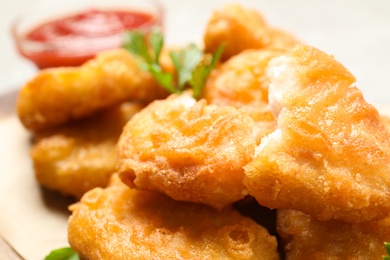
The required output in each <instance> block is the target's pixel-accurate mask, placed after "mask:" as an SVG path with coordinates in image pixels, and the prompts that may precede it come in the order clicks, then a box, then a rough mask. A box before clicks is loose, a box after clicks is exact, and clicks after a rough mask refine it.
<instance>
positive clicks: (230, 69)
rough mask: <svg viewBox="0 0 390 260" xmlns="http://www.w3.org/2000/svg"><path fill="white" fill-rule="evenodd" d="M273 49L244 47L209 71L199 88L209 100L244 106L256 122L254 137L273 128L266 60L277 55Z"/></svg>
mask: <svg viewBox="0 0 390 260" xmlns="http://www.w3.org/2000/svg"><path fill="white" fill-rule="evenodd" d="M280 54H281V52H280V51H276V50H246V51H243V52H241V53H240V54H237V55H236V56H234V57H232V58H230V59H229V60H228V61H226V62H225V63H223V64H222V65H221V66H220V67H218V68H216V69H215V70H213V71H212V73H211V74H210V76H209V78H208V79H207V81H206V84H205V87H204V89H203V91H202V97H203V98H205V99H206V100H207V102H208V103H209V104H215V105H220V106H226V105H228V106H234V107H236V108H241V109H244V110H245V111H246V112H247V113H248V114H249V115H250V116H251V117H252V118H253V120H254V121H255V122H256V123H257V124H256V125H257V133H258V134H257V140H258V143H259V142H260V140H261V138H262V137H264V136H265V135H267V134H269V133H270V132H272V131H274V130H275V128H276V121H275V120H274V116H273V115H272V113H271V111H270V110H269V108H268V87H269V79H268V77H267V75H266V68H267V65H268V62H269V60H271V59H272V58H274V57H276V56H277V55H280Z"/></svg>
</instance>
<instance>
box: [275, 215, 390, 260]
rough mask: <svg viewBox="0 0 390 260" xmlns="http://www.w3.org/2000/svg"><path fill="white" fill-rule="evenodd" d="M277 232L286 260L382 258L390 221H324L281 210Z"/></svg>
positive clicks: (389, 236) (384, 253)
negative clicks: (353, 222)
mask: <svg viewBox="0 0 390 260" xmlns="http://www.w3.org/2000/svg"><path fill="white" fill-rule="evenodd" d="M277 231H278V234H279V236H280V238H281V241H282V248H283V250H284V252H285V256H286V260H294V259H297V260H298V259H299V260H300V259H313V260H315V259H335V260H337V259H340V260H342V259H382V256H383V255H386V250H385V245H384V242H386V241H390V218H387V219H384V220H381V221H373V222H364V223H358V224H351V223H345V222H343V221H338V220H330V221H324V222H321V221H319V220H316V219H314V218H312V217H310V216H309V215H307V214H305V213H303V212H300V211H296V210H278V212H277Z"/></svg>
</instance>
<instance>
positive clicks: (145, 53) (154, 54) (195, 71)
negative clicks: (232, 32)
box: [123, 29, 223, 98]
mask: <svg viewBox="0 0 390 260" xmlns="http://www.w3.org/2000/svg"><path fill="white" fill-rule="evenodd" d="M124 39H125V43H124V44H123V48H125V49H126V50H128V51H129V52H130V53H132V54H134V55H135V56H136V57H137V58H138V59H139V60H138V65H139V66H140V68H141V69H143V70H145V71H148V72H150V73H151V74H152V75H153V77H154V78H155V79H156V81H157V82H158V84H159V85H160V86H161V87H163V88H165V89H166V90H167V91H169V92H170V93H181V92H183V90H184V88H185V87H188V86H190V87H192V88H193V93H194V94H193V96H194V98H198V97H199V96H200V94H201V91H202V88H203V86H204V83H205V81H206V79H207V76H208V75H209V73H210V72H211V70H212V69H213V68H214V67H215V65H216V64H217V62H218V60H219V58H220V57H221V55H222V51H223V48H222V47H220V48H218V50H217V51H216V53H215V54H214V55H213V57H212V59H211V62H205V59H204V53H203V51H202V50H200V49H199V48H198V47H197V46H196V45H195V44H190V45H188V47H186V48H183V49H181V50H178V51H173V52H171V53H170V58H171V60H172V62H173V65H174V67H175V69H176V71H177V81H176V80H175V77H174V75H173V74H172V73H168V72H164V71H163V70H162V68H161V66H160V64H159V58H160V54H161V50H162V48H163V46H164V37H163V35H162V34H161V31H160V30H159V29H153V30H152V31H151V33H150V34H149V35H148V36H146V35H145V34H143V33H142V32H139V31H128V32H126V33H125V37H124Z"/></svg>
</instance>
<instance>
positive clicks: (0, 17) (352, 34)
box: [0, 0, 390, 104]
mask: <svg viewBox="0 0 390 260" xmlns="http://www.w3.org/2000/svg"><path fill="white" fill-rule="evenodd" d="M37 1H39V0H13V1H7V2H5V1H2V2H1V4H0V6H1V8H0V26H1V27H0V79H1V80H0V95H2V94H4V93H6V92H8V91H11V90H14V89H17V88H19V87H20V86H21V85H23V83H24V82H25V81H26V80H27V79H29V78H31V77H32V76H33V75H34V74H35V72H36V70H35V67H34V66H33V65H32V64H31V63H30V62H28V61H26V60H24V59H23V58H21V57H20V56H19V55H18V53H17V52H16V50H15V48H14V47H13V42H12V39H11V36H10V23H11V21H12V19H13V18H14V17H15V15H16V14H17V13H18V12H19V11H20V10H21V9H23V8H25V7H26V6H28V5H31V4H33V3H35V2H37ZM161 1H162V2H163V5H164V6H165V10H166V19H165V23H166V32H167V42H168V43H175V44H182V43H186V42H189V41H195V42H200V41H201V40H202V35H203V31H204V27H205V24H206V22H207V20H208V18H209V17H210V15H211V12H212V10H214V9H216V8H218V7H220V6H222V5H223V4H225V3H228V2H231V1H227V0H213V1H210V0H208V1H207V0H197V1H190V0H161ZM240 3H242V5H244V6H250V7H255V8H257V9H258V10H260V11H261V12H262V13H263V15H264V16H265V17H266V19H267V20H268V21H269V23H271V24H273V25H275V26H278V27H279V28H282V29H286V30H288V31H290V32H293V33H294V34H295V35H296V36H297V37H298V38H299V39H301V40H303V41H304V42H306V43H307V44H310V45H314V46H316V47H318V48H320V49H322V50H324V51H325V52H327V53H329V54H333V55H334V56H335V58H336V59H337V60H339V61H340V62H341V63H343V64H344V65H345V66H346V67H347V68H348V69H350V70H351V71H352V73H353V74H354V75H355V76H356V78H357V79H358V87H359V88H360V89H362V91H363V93H364V95H365V97H366V99H367V100H368V101H369V102H371V103H375V104H376V103H380V104H382V103H390V90H389V89H390V86H389V84H388V79H387V78H388V74H390V1H388V0H376V1H366V0H343V1H339V0H328V1H312V0H295V1H287V0H272V1H271V0H262V1H259V0H243V1H240Z"/></svg>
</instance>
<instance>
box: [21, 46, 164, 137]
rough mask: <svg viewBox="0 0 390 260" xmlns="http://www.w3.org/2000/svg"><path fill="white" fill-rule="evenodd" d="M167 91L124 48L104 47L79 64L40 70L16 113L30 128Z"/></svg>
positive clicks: (43, 127) (85, 115) (56, 124)
mask: <svg viewBox="0 0 390 260" xmlns="http://www.w3.org/2000/svg"><path fill="white" fill-rule="evenodd" d="M167 95H168V94H167V92H166V91H165V90H164V89H163V88H161V87H159V86H158V84H157V83H156V81H155V79H154V78H153V76H152V75H151V74H149V73H147V72H144V71H142V70H140V69H139V68H138V65H137V63H136V62H135V60H134V58H133V56H132V55H131V54H130V53H129V52H127V51H126V50H124V49H117V50H111V51H105V52H102V53H100V54H98V55H97V57H95V58H94V59H92V60H90V61H88V62H86V63H85V64H83V65H82V66H80V67H63V68H51V69H45V70H41V71H40V72H39V73H38V75H36V76H35V77H34V78H33V79H32V80H30V81H29V82H28V83H27V84H26V85H25V86H24V87H23V88H22V89H21V91H20V93H19V96H18V100H17V111H18V116H19V118H20V120H21V122H22V123H23V125H24V126H25V127H26V128H28V129H30V130H33V131H36V130H43V129H47V128H50V127H53V126H58V125H61V124H63V123H66V122H68V121H71V120H75V119H80V118H84V117H87V116H90V115H92V114H94V113H95V112H97V111H98V110H101V109H104V108H107V107H110V106H113V105H118V104H120V103H122V102H124V101H127V100H136V101H140V102H150V101H152V100H154V99H157V98H165V97H166V96H167Z"/></svg>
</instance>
